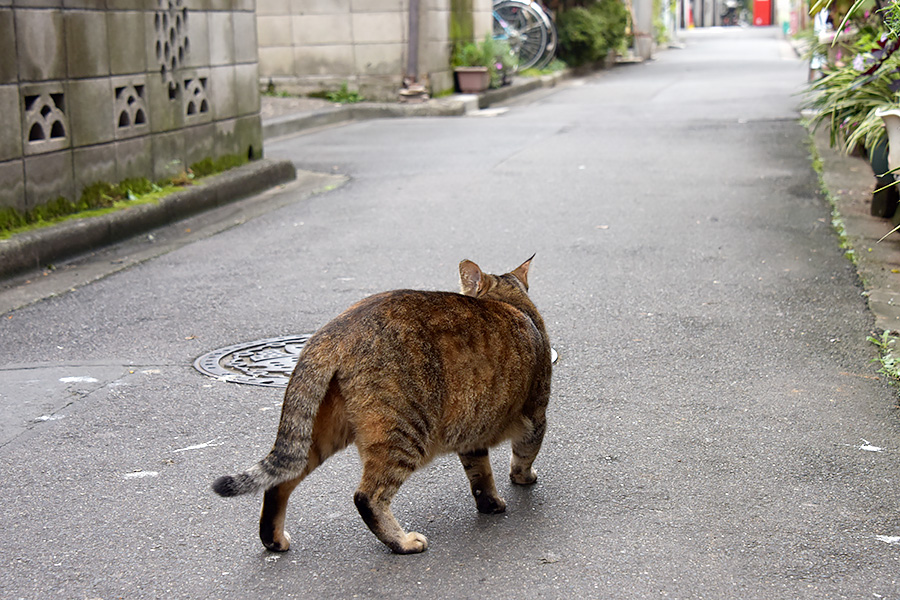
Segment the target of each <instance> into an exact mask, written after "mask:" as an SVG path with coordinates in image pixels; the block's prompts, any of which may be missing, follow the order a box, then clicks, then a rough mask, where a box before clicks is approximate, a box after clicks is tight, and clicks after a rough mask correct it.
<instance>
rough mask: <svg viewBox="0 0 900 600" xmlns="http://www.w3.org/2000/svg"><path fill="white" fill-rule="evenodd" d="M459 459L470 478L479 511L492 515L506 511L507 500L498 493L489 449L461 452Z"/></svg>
mask: <svg viewBox="0 0 900 600" xmlns="http://www.w3.org/2000/svg"><path fill="white" fill-rule="evenodd" d="M459 460H460V462H461V463H462V466H463V469H465V471H466V477H468V478H469V484H470V485H471V487H472V495H473V496H474V497H475V506H477V507H478V512H481V513H485V514H488V515H491V514H496V513H502V512H503V511H505V510H506V502H504V501H503V498H501V497H500V496H499V495H498V494H497V486H496V485H495V484H494V472H493V471H492V470H491V461H490V458H489V457H488V451H487V449H484V448H482V449H480V450H473V451H472V452H465V453H460V455H459Z"/></svg>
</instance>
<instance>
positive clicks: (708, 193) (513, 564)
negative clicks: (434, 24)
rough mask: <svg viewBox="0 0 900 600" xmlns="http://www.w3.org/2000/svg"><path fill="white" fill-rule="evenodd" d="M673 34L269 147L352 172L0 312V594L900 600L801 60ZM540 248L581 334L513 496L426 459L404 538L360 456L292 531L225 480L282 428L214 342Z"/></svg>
mask: <svg viewBox="0 0 900 600" xmlns="http://www.w3.org/2000/svg"><path fill="white" fill-rule="evenodd" d="M685 46H686V47H685V48H684V49H681V50H671V51H667V52H663V53H661V54H659V56H658V59H657V60H655V61H653V62H651V63H649V64H644V65H629V66H624V67H618V68H616V69H614V70H612V71H608V72H603V73H599V74H597V75H595V76H591V77H588V78H585V79H581V80H575V81H572V82H570V83H569V84H567V85H565V86H563V87H561V88H557V89H555V90H553V91H551V92H547V93H543V92H542V93H539V94H536V95H532V96H530V97H528V98H526V99H523V100H520V101H517V102H515V103H513V105H511V107H510V110H509V111H507V112H505V113H503V114H497V113H496V111H494V112H489V113H487V114H486V115H485V116H482V117H464V118H441V119H408V120H375V121H366V122H360V123H355V124H351V125H347V126H343V127H339V128H333V129H328V130H323V131H319V132H316V133H311V134H307V135H302V136H298V137H295V138H291V139H285V140H281V141H279V142H277V143H272V144H269V145H268V147H267V154H268V155H269V156H272V157H275V158H284V157H289V158H291V159H293V160H294V161H296V163H297V165H298V167H300V168H302V169H308V170H316V171H323V172H329V173H340V174H345V175H348V176H349V177H350V181H349V182H347V183H346V184H344V185H343V186H341V187H339V188H337V189H335V190H333V191H330V192H328V193H322V194H319V195H315V196H311V197H308V196H300V195H299V194H298V195H297V197H296V198H293V197H292V196H291V194H296V191H295V190H292V189H290V188H288V189H285V190H284V191H282V192H280V194H281V196H280V198H281V202H280V203H279V205H280V208H275V209H273V210H271V211H268V212H264V213H263V214H260V215H259V216H257V217H256V218H254V219H253V220H250V221H248V222H246V223H243V224H241V225H239V226H235V227H231V228H228V229H224V230H221V231H220V232H218V233H215V234H211V235H209V236H207V237H202V238H199V239H195V240H191V242H190V243H187V244H176V245H173V246H172V247H171V248H170V249H169V250H168V251H166V252H160V253H155V254H154V255H153V256H149V257H147V258H146V259H144V260H143V261H137V262H135V263H134V264H133V265H132V266H129V267H127V268H124V269H121V270H119V271H117V272H115V273H111V274H109V275H107V276H105V277H101V278H99V279H96V278H94V279H95V280H94V281H92V282H89V283H83V284H81V285H78V284H75V285H73V289H74V291H71V292H68V293H63V294H61V295H58V296H56V297H52V298H47V299H45V300H43V301H40V302H37V303H35V304H32V305H30V306H28V307H26V308H22V309H19V310H15V311H13V312H10V313H7V314H4V315H2V316H0V336H2V337H0V365H2V366H0V410H2V411H3V412H2V414H3V415H5V417H4V423H3V424H2V429H0V433H2V438H0V498H2V500H0V529H2V531H3V534H2V535H0V596H2V597H3V598H28V599H43V598H73V599H88V598H102V599H104V600H107V599H111V598H239V599H244V598H352V597H359V598H403V597H432V598H475V597H479V598H481V597H492V598H498V599H503V598H526V597H527V598H572V597H576V598H697V599H699V598H773V599H776V598H777V599H781V598H816V599H825V598H854V599H857V598H898V597H900V477H898V473H900V470H898V463H900V415H898V410H897V401H896V392H895V391H894V390H892V389H890V388H889V387H888V386H887V385H886V384H884V382H882V381H880V380H879V379H877V378H876V373H875V367H874V366H873V365H872V364H871V363H870V360H871V359H872V358H873V357H874V356H875V350H874V348H873V347H872V346H871V345H870V344H868V343H867V342H866V339H865V338H866V335H867V334H868V333H869V332H870V330H871V329H872V327H873V319H872V317H871V315H870V314H869V313H868V311H867V309H866V304H865V300H864V298H863V297H861V287H860V286H859V282H858V280H857V277H856V274H855V272H854V269H853V267H852V265H851V264H850V263H849V261H848V260H847V259H846V258H845V257H844V256H843V255H842V252H841V250H840V249H839V248H838V240H837V237H836V235H835V234H834V232H833V231H832V229H831V227H830V215H829V209H828V207H827V206H826V204H825V202H824V201H823V199H822V198H821V197H820V195H819V193H818V191H817V181H816V177H815V174H814V173H813V171H812V169H811V166H810V159H809V152H808V150H807V134H806V132H805V130H804V129H803V128H802V127H800V125H799V124H798V123H797V117H798V114H797V109H796V105H797V103H798V97H797V96H796V95H794V94H795V93H796V92H797V91H798V90H799V89H800V88H801V86H802V83H803V81H804V80H805V77H806V67H805V65H804V64H803V63H801V62H800V61H799V60H798V59H796V57H794V56H793V55H792V54H791V52H790V50H789V48H788V46H787V44H786V43H785V42H783V41H780V40H778V39H777V38H776V36H775V32H774V31H773V30H770V29H762V30H740V29H737V28H732V29H728V30H711V31H699V30H698V31H695V32H693V33H691V34H689V35H688V36H686V38H685ZM491 115H493V116H491ZM142 243H143V244H146V241H144V240H138V241H135V242H133V244H134V245H135V247H139V246H140V245H141V244H142ZM135 251H137V250H135ZM535 252H536V253H537V257H536V259H535V262H534V264H533V270H532V273H531V275H530V277H531V284H532V298H533V299H534V300H535V302H536V304H537V305H538V307H539V308H540V309H541V310H542V313H543V315H544V318H545V321H546V322H547V325H548V329H549V331H550V335H551V339H552V341H553V345H554V347H555V348H556V349H557V350H558V352H559V357H560V358H559V362H558V363H557V364H556V365H555V367H554V380H553V395H552V400H551V408H550V411H549V415H548V419H549V425H548V434H547V438H546V441H545V445H544V449H543V451H542V453H541V455H540V456H539V458H538V461H537V462H536V464H535V467H536V469H537V470H538V474H539V481H538V483H537V485H536V486H534V487H532V488H530V489H522V488H514V487H512V486H511V485H510V484H509V483H508V482H507V481H506V479H505V477H503V476H502V474H503V473H504V472H505V469H506V465H507V461H508V454H507V453H508V449H507V448H499V449H498V450H496V451H495V452H494V453H493V454H492V456H493V462H494V467H495V471H496V472H497V473H498V474H501V476H500V477H498V484H499V485H498V487H499V489H500V493H501V495H503V496H504V497H505V499H506V501H507V503H508V509H507V512H506V513H505V514H503V515H495V516H487V515H481V514H479V513H478V512H476V510H475V507H474V502H473V501H472V499H471V497H470V495H469V491H468V483H467V481H466V479H465V476H464V474H463V471H462V469H461V467H460V466H459V462H458V460H457V459H456V458H455V457H452V456H448V457H444V458H441V459H438V460H436V461H435V462H434V463H433V464H432V465H430V466H429V467H428V468H426V469H424V470H422V471H420V472H419V473H417V474H416V475H414V476H413V477H412V479H411V480H410V481H408V482H407V483H406V484H405V485H404V486H403V488H402V489H401V491H400V494H399V495H398V497H397V498H396V500H395V502H394V510H395V513H396V514H397V516H398V519H399V520H400V521H401V523H402V524H403V525H404V526H406V527H408V528H410V529H414V530H416V531H420V532H422V533H424V534H425V535H427V536H428V538H429V549H428V550H427V552H425V553H423V554H420V555H414V556H395V555H392V554H390V553H389V552H388V551H387V549H386V548H385V547H384V546H383V545H382V544H381V543H380V542H378V541H377V540H376V539H375V537H374V536H373V535H372V534H371V533H370V532H369V531H368V530H367V529H366V527H365V525H364V524H363V522H362V520H361V519H360V518H359V517H358V515H357V513H356V510H355V507H354V506H353V502H352V494H353V491H354V490H355V488H356V484H357V482H358V478H359V474H360V468H359V464H358V459H357V457H356V455H355V453H354V452H353V451H352V450H350V451H347V452H344V453H342V454H340V455H338V456H336V457H334V458H333V459H331V460H330V461H329V462H328V463H326V464H325V465H323V466H322V467H320V468H319V470H317V471H316V472H315V473H314V474H313V475H312V476H311V477H310V478H308V479H307V480H306V481H305V482H304V483H303V484H302V485H301V486H300V488H298V490H297V491H296V492H295V494H294V496H293V497H292V502H291V506H290V508H289V511H288V529H289V531H291V533H292V535H293V546H292V549H291V551H290V552H288V553H286V554H271V553H268V552H266V551H265V550H264V549H263V547H262V545H261V544H260V543H259V541H258V539H257V535H256V527H257V515H258V510H259V504H260V499H259V498H258V497H256V498H254V497H242V498H237V499H223V498H219V497H217V496H215V495H214V494H213V493H212V492H211V491H210V490H209V484H210V483H211V481H212V480H213V479H214V478H215V477H217V476H219V475H221V474H225V473H233V472H235V471H237V470H238V469H242V468H245V467H247V466H250V465H251V464H252V463H253V462H255V461H256V460H257V459H259V458H260V457H261V456H262V455H263V453H264V452H266V451H267V450H268V448H269V447H270V446H271V443H272V441H273V439H274V433H275V428H276V423H277V418H278V407H279V403H280V394H279V392H278V390H274V389H269V388H260V387H253V386H246V385H235V384H230V383H224V382H220V381H216V380H214V379H210V378H207V377H204V376H202V375H200V374H198V373H197V372H196V371H195V370H194V369H193V368H192V366H191V364H192V361H193V360H194V359H195V358H196V357H197V356H199V355H201V354H203V353H204V352H208V351H210V350H213V349H216V348H220V347H223V346H228V345H231V344H236V343H239V342H243V341H250V340H256V339H261V338H267V337H273V336H280V335H288V334H295V333H304V332H311V331H314V330H315V329H316V328H317V327H319V326H320V325H322V324H324V323H325V322H326V321H328V320H329V319H330V318H331V317H332V316H334V315H335V314H336V313H337V312H338V311H340V310H341V309H343V308H344V307H346V306H347V305H349V304H350V303H351V302H353V301H355V300H357V299H359V298H361V297H363V296H365V295H368V294H370V293H374V292H377V291H381V290H385V289H391V288H400V287H413V288H425V289H455V288H456V265H457V263H458V262H459V261H460V260H461V259H463V258H470V259H472V260H475V261H476V262H478V263H479V264H480V265H481V266H482V267H483V268H485V269H486V270H488V271H493V272H498V271H505V270H508V269H510V268H513V267H515V266H516V265H518V264H519V263H521V262H522V261H523V260H524V259H526V258H528V257H529V256H530V255H531V254H532V253H535ZM98 260H99V259H98ZM129 264H131V263H129ZM50 277H53V275H51V276H50ZM6 293H8V292H6Z"/></svg>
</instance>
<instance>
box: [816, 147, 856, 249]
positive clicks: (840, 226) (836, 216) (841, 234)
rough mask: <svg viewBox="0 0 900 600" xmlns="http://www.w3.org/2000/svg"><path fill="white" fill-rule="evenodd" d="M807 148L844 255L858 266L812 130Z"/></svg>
mask: <svg viewBox="0 0 900 600" xmlns="http://www.w3.org/2000/svg"><path fill="white" fill-rule="evenodd" d="M807 148H808V149H809V154H810V159H811V160H812V168H813V171H815V172H816V177H817V178H818V180H819V191H821V192H822V195H823V196H824V197H825V199H826V200H827V201H828V204H829V206H831V226H832V227H833V228H834V230H835V232H837V234H838V239H839V240H840V248H841V250H843V251H844V255H845V256H846V257H847V259H848V260H849V261H850V262H851V263H853V265H854V266H858V261H857V257H856V250H854V248H853V245H852V244H851V243H850V238H849V237H847V228H846V226H845V225H844V218H843V217H842V216H841V213H840V211H838V207H837V200H836V199H835V197H834V195H833V194H832V193H831V190H829V189H828V186H826V185H825V178H824V169H823V167H822V157H821V156H819V151H818V150H816V143H815V140H814V138H813V132H812V131H810V132H809V137H808V138H807Z"/></svg>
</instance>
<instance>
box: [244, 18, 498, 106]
mask: <svg viewBox="0 0 900 600" xmlns="http://www.w3.org/2000/svg"><path fill="white" fill-rule="evenodd" d="M471 1H472V6H473V8H472V11H473V15H474V19H475V23H476V25H475V32H476V34H477V36H478V37H484V35H485V34H486V33H488V32H490V31H491V26H492V17H491V5H492V3H491V0H471ZM450 5H451V0H419V7H420V8H419V14H420V26H419V67H418V70H419V80H420V81H422V82H425V83H428V84H429V85H430V87H431V89H432V92H433V93H436V92H440V91H444V90H447V89H450V88H452V87H453V73H452V71H451V70H450V52H451V43H450V12H451V11H450V8H451V7H450ZM408 11H409V0H258V2H257V31H258V34H257V36H258V39H259V69H260V73H259V74H260V84H261V85H262V86H263V88H265V87H267V86H268V85H269V83H272V84H273V85H274V86H275V88H276V89H278V90H285V91H288V92H292V93H299V94H307V93H310V92H319V91H323V90H335V89H338V88H340V86H341V85H342V84H343V83H347V84H348V87H349V88H350V89H357V90H360V91H361V92H362V93H363V95H365V96H366V97H367V98H369V99H373V100H394V99H396V98H397V92H398V91H399V90H400V88H401V86H402V84H403V77H404V76H405V75H406V67H407V64H406V63H407V53H408V50H409V12H408Z"/></svg>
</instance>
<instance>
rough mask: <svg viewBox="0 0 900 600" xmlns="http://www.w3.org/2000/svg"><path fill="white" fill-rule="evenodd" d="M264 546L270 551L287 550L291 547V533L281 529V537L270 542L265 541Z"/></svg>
mask: <svg viewBox="0 0 900 600" xmlns="http://www.w3.org/2000/svg"><path fill="white" fill-rule="evenodd" d="M265 546H266V548H267V549H268V550H271V551H272V552H287V551H288V549H289V548H290V547H291V534H289V533H288V532H287V531H283V532H282V538H281V539H280V540H279V539H276V540H272V541H271V542H268V543H266V544H265Z"/></svg>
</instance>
